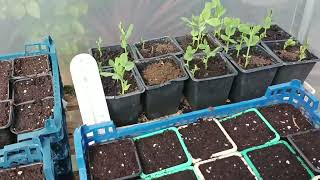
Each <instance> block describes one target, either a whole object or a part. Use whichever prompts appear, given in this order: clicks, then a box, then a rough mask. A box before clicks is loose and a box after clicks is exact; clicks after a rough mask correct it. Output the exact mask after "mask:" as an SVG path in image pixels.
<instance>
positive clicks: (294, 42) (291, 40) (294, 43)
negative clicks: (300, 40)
mask: <svg viewBox="0 0 320 180" xmlns="http://www.w3.org/2000/svg"><path fill="white" fill-rule="evenodd" d="M296 44H297V43H296V41H295V40H293V39H292V38H290V39H288V40H287V41H286V42H285V43H284V46H283V50H286V49H287V47H290V46H295V45H296Z"/></svg>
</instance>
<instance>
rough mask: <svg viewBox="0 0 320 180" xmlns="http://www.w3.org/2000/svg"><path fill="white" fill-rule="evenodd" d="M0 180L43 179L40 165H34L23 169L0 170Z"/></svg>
mask: <svg viewBox="0 0 320 180" xmlns="http://www.w3.org/2000/svg"><path fill="white" fill-rule="evenodd" d="M0 179H1V180H30V179H37V180H41V179H43V180H44V179H45V175H44V173H43V165H42V164H34V165H30V166H24V167H15V168H11V169H2V170H0Z"/></svg>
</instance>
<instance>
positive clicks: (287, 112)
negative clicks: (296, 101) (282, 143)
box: [259, 104, 312, 136]
mask: <svg viewBox="0 0 320 180" xmlns="http://www.w3.org/2000/svg"><path fill="white" fill-rule="evenodd" d="M259 111H260V112H261V114H262V115H263V116H264V117H265V118H266V119H267V120H268V121H269V123H270V124H271V125H272V127H273V128H274V129H275V130H276V131H277V132H278V133H279V134H280V135H281V136H287V135H289V134H294V133H297V132H300V131H305V130H309V129H312V125H311V124H310V123H309V121H308V119H307V118H306V117H305V116H304V115H303V114H302V113H301V111H300V110H299V109H296V108H295V107H294V106H293V105H291V104H277V105H272V106H267V107H262V108H260V109H259Z"/></svg>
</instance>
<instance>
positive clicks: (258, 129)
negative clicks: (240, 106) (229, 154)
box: [221, 112, 275, 151]
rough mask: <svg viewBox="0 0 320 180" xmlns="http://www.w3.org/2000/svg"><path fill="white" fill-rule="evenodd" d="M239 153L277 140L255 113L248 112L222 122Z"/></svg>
mask: <svg viewBox="0 0 320 180" xmlns="http://www.w3.org/2000/svg"><path fill="white" fill-rule="evenodd" d="M221 124H222V126H223V127H224V129H225V130H226V131H227V133H228V134H229V136H230V137H231V139H232V140H233V141H234V142H235V143H236V145H237V146H238V151H242V150H244V149H247V148H249V147H253V146H258V145H262V144H265V143H267V142H268V141H270V140H272V139H273V138H275V135H274V133H273V132H272V131H271V130H270V129H269V128H268V126H267V125H266V124H265V123H264V122H263V121H262V119H260V117H259V116H258V115H257V114H256V113H255V112H247V113H244V114H242V115H239V116H237V117H234V118H231V119H228V120H226V121H223V122H221Z"/></svg>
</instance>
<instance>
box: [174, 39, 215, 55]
mask: <svg viewBox="0 0 320 180" xmlns="http://www.w3.org/2000/svg"><path fill="white" fill-rule="evenodd" d="M204 39H205V40H206V41H207V42H208V44H209V46H210V48H211V49H215V48H217V47H218V45H217V44H214V43H211V41H210V40H209V38H208V37H207V36H205V37H204ZM176 41H177V42H178V44H179V45H180V47H181V48H182V49H183V51H186V50H187V48H188V46H192V49H196V44H195V45H193V44H192V36H191V35H185V36H181V37H178V38H176ZM200 52H201V50H200V49H198V50H197V52H196V53H200Z"/></svg>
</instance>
